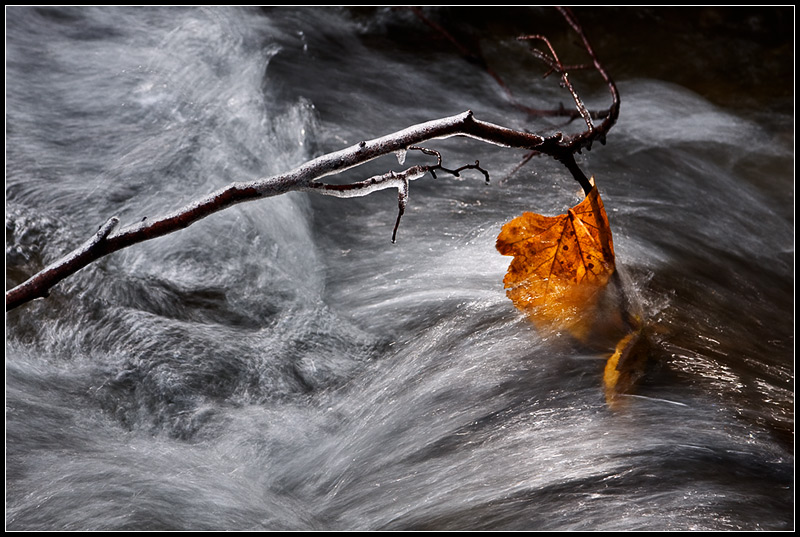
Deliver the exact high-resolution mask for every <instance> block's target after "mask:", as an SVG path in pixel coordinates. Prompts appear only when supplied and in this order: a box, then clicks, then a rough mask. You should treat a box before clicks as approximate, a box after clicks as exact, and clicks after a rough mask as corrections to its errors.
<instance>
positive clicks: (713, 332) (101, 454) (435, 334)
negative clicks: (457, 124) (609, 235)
mask: <svg viewBox="0 0 800 537" xmlns="http://www.w3.org/2000/svg"><path fill="white" fill-rule="evenodd" d="M426 13H427V14H428V15H429V16H430V17H431V19H432V20H435V21H438V22H439V23H440V24H443V25H445V26H446V27H447V28H448V31H449V32H451V33H452V34H453V35H454V36H456V37H457V38H458V39H459V40H460V42H461V43H465V44H467V45H468V46H473V44H474V43H476V42H480V46H481V50H482V52H483V56H484V59H485V60H486V62H487V63H488V64H489V65H490V66H491V67H492V68H493V69H494V70H495V71H496V72H497V73H499V75H500V76H501V77H502V79H503V80H504V81H505V83H506V84H507V85H508V86H509V87H510V88H511V90H512V91H513V93H514V95H516V96H517V97H518V98H519V100H520V101H523V102H524V103H525V104H527V105H529V106H540V107H545V106H553V105H554V104H556V103H559V102H564V103H565V104H566V105H568V104H569V102H568V100H567V97H568V96H567V95H565V94H564V93H563V90H560V89H559V88H558V85H557V83H556V82H555V81H553V80H550V79H547V80H542V79H541V77H540V75H541V73H542V68H541V66H540V65H537V64H536V63H535V61H534V60H533V59H532V58H530V57H529V56H527V54H526V53H525V50H524V48H523V47H521V45H520V44H519V43H517V42H516V41H515V39H514V38H515V37H516V36H517V35H518V34H520V33H536V32H541V33H547V34H548V35H552V37H553V41H554V42H555V43H556V44H557V46H559V47H563V48H568V47H569V44H570V42H571V41H572V37H571V36H570V35H569V33H568V32H567V31H566V29H565V26H564V25H563V23H561V22H560V21H559V19H558V16H557V14H553V13H551V12H549V11H546V10H545V11H540V10H521V9H520V10H517V9H504V10H467V9H434V10H427V11H426ZM578 14H579V16H581V17H582V18H583V20H584V21H585V24H586V29H587V32H588V33H589V35H590V37H595V36H596V37H597V38H596V39H595V44H596V46H597V48H598V52H599V54H600V57H601V59H603V60H605V61H606V63H607V64H608V66H609V69H610V71H611V73H612V75H613V76H615V77H616V78H617V80H618V82H619V86H620V91H621V94H622V102H623V106H622V113H621V117H620V120H619V123H618V125H617V126H616V127H615V128H614V129H613V131H612V133H611V135H610V137H609V143H608V145H606V146H598V147H596V148H595V149H594V150H593V151H592V152H590V153H588V154H586V155H584V156H583V157H581V161H580V163H581V165H582V167H583V168H584V170H585V171H587V172H588V173H590V174H594V175H595V176H596V177H597V181H598V184H599V186H600V188H601V190H602V192H603V196H604V201H605V205H606V208H607V210H608V213H609V218H610V220H611V225H612V229H613V232H614V238H615V248H616V251H617V259H618V264H619V265H621V266H622V269H623V270H624V271H625V274H626V278H627V280H626V281H627V284H626V285H627V292H628V293H629V294H630V295H631V296H633V297H635V299H636V300H637V301H638V302H639V303H640V306H641V308H642V311H643V313H644V315H645V317H646V319H647V320H648V321H649V322H651V323H652V324H653V325H655V326H657V327H658V330H657V336H656V338H655V343H654V346H653V348H652V351H651V353H650V359H651V364H652V367H651V370H650V372H649V373H648V376H647V377H646V379H645V380H644V382H643V383H642V385H641V386H640V387H639V389H638V391H637V392H636V394H635V395H634V396H632V397H630V398H629V400H628V401H627V405H625V407H624V409H623V410H621V411H617V412H612V411H610V410H609V409H608V408H607V407H606V405H605V402H604V399H603V391H602V385H601V380H600V379H601V371H602V367H603V363H604V358H605V357H606V356H607V350H606V351H603V350H597V349H586V348H584V347H581V346H579V345H578V344H576V343H574V342H572V341H571V340H570V339H569V338H568V337H567V336H566V335H562V334H558V333H545V332H540V331H537V330H536V329H535V328H534V327H533V326H532V325H531V324H530V323H528V322H527V321H526V320H525V319H524V318H522V317H521V315H520V314H519V313H518V312H517V311H516V310H515V309H514V308H513V306H512V304H511V303H510V301H509V300H508V299H507V298H506V297H505V294H504V291H503V288H502V279H503V275H504V273H505V270H506V268H507V266H508V262H509V258H505V257H503V256H500V255H499V254H498V253H497V252H496V251H495V249H494V242H495V238H496V236H497V233H498V232H499V229H500V227H501V226H502V224H503V223H504V222H506V221H508V220H509V219H510V218H512V217H514V216H516V215H517V214H519V213H521V212H522V211H525V210H535V211H538V212H543V213H548V214H555V213H557V212H561V211H563V210H564V208H565V207H567V206H569V205H571V204H573V203H575V202H576V201H577V199H578V198H577V190H578V187H577V184H576V183H574V182H573V181H572V180H571V179H570V178H569V177H568V175H567V173H566V171H565V170H564V169H563V168H561V167H560V166H559V165H557V164H555V163H552V162H550V161H548V160H545V159H534V160H533V161H531V162H530V163H529V164H527V165H526V166H524V167H522V168H521V169H519V170H518V171H515V168H516V166H517V164H518V163H519V162H520V161H521V160H522V159H523V157H524V152H521V151H511V150H502V149H499V148H496V147H492V146H486V145H482V144H479V143H477V142H473V141H466V140H460V139H450V140H447V141H439V142H431V144H429V145H430V146H431V147H435V148H437V149H440V150H442V151H443V153H444V155H445V159H446V161H445V164H448V165H452V166H458V165H461V164H466V163H470V162H473V161H474V160H475V159H476V158H479V159H480V161H481V163H482V165H483V166H485V167H486V168H487V169H489V171H490V173H491V174H492V177H493V184H492V185H490V186H486V185H485V184H484V183H483V181H482V177H481V176H479V175H477V176H471V175H469V173H464V180H463V181H458V180H455V179H453V178H447V177H440V178H439V179H437V180H435V181H434V180H431V179H425V180H422V181H418V182H416V183H414V184H413V185H412V189H411V198H410V205H409V209H408V211H407V213H406V216H405V217H404V219H403V221H402V224H401V227H400V234H399V240H398V243H397V244H391V242H390V240H389V239H390V237H391V228H392V225H393V224H394V219H395V210H396V195H395V194H394V193H392V192H388V191H386V192H380V193H377V194H374V195H371V196H369V197H367V198H363V199H351V200H338V199H330V198H321V197H313V196H306V195H299V194H290V195H286V196H281V197H279V198H273V199H267V200H264V201H259V202H255V203H250V204H246V205H242V206H238V207H234V208H231V209H228V210H226V211H225V212H223V213H220V214H218V215H215V216H212V217H210V218H208V219H206V220H204V221H202V222H200V223H198V224H196V225H194V226H192V228H190V229H188V230H185V231H182V232H179V233H175V234H173V235H170V236H167V237H164V238H161V239H157V240H154V241H151V242H148V243H144V244H140V245H136V246H134V247H132V248H130V249H128V250H126V251H123V252H119V253H117V254H114V255H112V256H110V257H109V258H107V259H104V260H102V261H100V262H99V263H96V264H95V265H94V266H92V267H89V268H87V269H85V270H84V271H82V272H81V273H79V274H77V275H75V276H74V277H72V278H71V279H69V280H67V281H65V282H64V283H62V284H61V285H60V286H59V287H58V288H56V289H55V290H54V291H53V293H52V296H51V297H50V298H48V299H47V300H44V301H37V302H35V303H32V304H29V305H26V306H23V307H21V308H19V309H17V310H14V311H12V312H11V313H9V314H8V315H7V317H6V488H7V493H6V502H7V503H6V527H7V529H14V530H87V529H88V530H100V529H112V530H113V529H148V530H153V529H175V530H190V529H199V530H210V529H272V530H277V529H290V530H306V529H317V530H324V529H332V530H352V529H393V530H404V529H438V530H446V529H506V530H544V529H555V530H687V529H710V530H729V529H745V530H757V529H764V530H766V529H791V528H793V527H794V456H793V453H794V364H793V354H794V351H793V349H794V182H793V165H794V152H793V148H794V125H793V117H794V104H793V95H792V91H793V79H792V66H793V43H792V37H791V36H792V31H791V30H792V28H791V27H789V28H788V31H787V24H791V23H789V22H788V20H789V19H790V17H791V20H793V12H792V11H791V10H789V9H782V10H781V9H778V10H738V11H737V10H650V11H641V10H628V9H622V10H608V9H606V10H604V9H598V10H585V11H579V12H578ZM6 30H7V52H6V57H7V89H6V104H7V111H6V120H7V134H6V157H7V158H6V281H7V285H8V284H9V283H11V284H15V283H18V282H19V281H22V279H24V278H25V277H26V276H27V275H29V274H31V273H32V272H34V271H35V270H38V269H39V268H41V267H42V265H43V263H47V262H49V261H52V260H54V259H56V258H57V257H58V256H60V255H62V254H63V253H64V252H66V251H68V250H69V249H70V248H72V247H74V246H75V245H77V244H78V243H80V242H81V241H82V240H84V239H85V238H86V237H88V235H89V234H91V233H92V232H93V231H94V230H96V229H97V226H98V225H100V224H101V223H102V222H103V221H105V219H106V218H108V217H109V216H111V215H119V216H120V217H121V219H122V220H123V222H134V221H137V220H140V219H141V218H142V217H143V216H148V215H157V214H163V213H165V212H167V211H169V210H172V209H174V208H177V207H179V206H181V205H182V204H184V203H188V202H189V201H191V200H192V199H194V198H196V197H199V196H202V195H204V194H206V193H208V192H211V191H212V190H214V189H215V188H218V187H220V186H223V185H226V184H228V183H230V182H232V181H237V180H245V179H251V178H255V177H261V176H267V175H270V174H274V173H278V172H281V171H286V170H288V169H290V168H292V167H294V166H296V165H298V164H300V163H302V162H304V161H305V160H307V159H309V158H311V157H312V156H315V155H317V154H321V153H322V152H326V151H332V150H336V149H339V148H341V147H344V146H346V145H350V144H353V143H355V142H357V141H359V140H361V139H364V138H369V137H375V136H379V135H383V134H386V133H388V132H391V131H393V130H397V129H400V128H403V127H405V126H407V125H410V124H412V123H415V122H418V121H423V120H428V119H432V118H437V117H442V116H445V115H451V114H455V113H459V112H462V111H464V110H466V109H472V110H474V111H475V113H476V115H477V116H478V117H479V118H481V119H486V120H489V121H494V122H498V123H503V124H507V125H511V126H515V127H519V128H524V127H528V128H531V129H533V130H547V129H549V128H551V126H550V125H558V126H557V128H566V129H571V128H576V127H579V126H577V125H571V126H567V127H564V126H563V125H560V124H557V123H556V122H547V121H543V120H537V122H533V123H532V120H531V119H530V118H528V117H527V116H526V115H525V114H524V113H522V112H520V111H518V110H517V109H515V108H514V107H513V106H511V105H510V104H509V102H508V97H507V94H506V93H505V92H504V91H503V90H502V89H501V87H500V86H499V85H498V83H497V82H496V81H495V79H493V78H492V77H491V76H489V75H488V74H487V73H486V70H485V69H483V68H482V67H481V66H480V65H479V64H478V63H476V62H474V61H473V62H469V61H465V59H464V56H463V55H462V54H461V53H459V50H458V49H457V48H455V47H454V46H453V45H452V44H451V43H450V42H449V41H448V40H447V39H445V38H443V37H442V35H441V34H438V33H436V32H434V31H433V30H432V29H431V27H430V26H428V25H426V24H425V23H424V22H422V21H421V20H420V19H419V18H417V17H416V16H415V15H414V14H413V13H412V12H410V11H409V10H402V9H400V10H393V9H350V10H344V9H292V8H282V9H265V10H257V9H184V8H164V9H156V8H125V9H110V8H96V9H95V8H72V9H49V8H41V9H33V8H9V9H7V26H6ZM564 54H565V56H569V54H568V53H567V52H565V53H564ZM576 57H577V56H576ZM576 61H579V60H576ZM574 80H577V81H581V80H583V85H582V86H580V85H579V90H581V91H582V92H583V96H584V98H585V99H586V101H587V102H588V103H589V105H590V106H593V107H604V106H607V101H608V99H607V96H606V93H605V92H604V90H603V87H602V85H601V84H600V83H599V82H598V80H597V79H596V77H592V76H590V75H585V77H584V78H581V77H580V76H577V75H576V76H575V77H574ZM579 84H580V83H579ZM407 160H408V162H409V163H410V162H411V161H414V162H418V161H419V162H422V161H423V160H422V157H420V156H414V155H411V154H409V155H408V158H407ZM387 169H398V170H399V169H401V166H400V164H399V163H398V161H397V159H395V158H394V157H391V158H386V159H381V160H379V161H377V162H375V163H373V164H370V165H369V166H367V167H366V168H365V169H361V170H355V171H352V172H350V173H349V174H348V178H349V179H356V178H364V177H366V176H368V174H372V173H382V172H384V171H386V170H387Z"/></svg>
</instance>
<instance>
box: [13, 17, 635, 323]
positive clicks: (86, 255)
mask: <svg viewBox="0 0 800 537" xmlns="http://www.w3.org/2000/svg"><path fill="white" fill-rule="evenodd" d="M562 14H563V15H564V17H565V18H566V19H567V21H568V22H569V24H570V25H571V26H572V27H573V29H574V30H575V31H576V32H577V33H578V35H579V36H580V37H581V39H582V41H583V44H584V47H585V49H586V51H587V52H588V53H589V56H590V57H591V59H592V63H593V65H594V67H595V69H596V70H597V71H598V72H600V74H601V75H602V76H603V78H604V80H605V81H606V83H607V84H608V86H609V90H610V92H611V95H612V99H613V103H612V106H611V107H610V108H609V111H608V113H607V114H606V117H605V119H604V121H603V122H602V124H601V125H599V126H597V127H595V126H594V125H593V123H592V120H591V115H590V114H589V113H588V112H587V111H586V107H585V106H584V105H583V103H582V101H581V100H580V98H579V97H578V94H577V92H575V90H574V88H572V86H571V83H570V82H569V80H568V77H567V74H568V73H567V70H566V69H567V68H566V67H565V66H564V65H562V64H561V62H560V61H559V60H558V57H557V56H556V54H555V51H554V50H553V49H552V47H551V46H550V43H549V41H547V40H546V39H544V38H542V37H541V36H533V37H529V38H534V37H535V38H537V39H541V40H543V41H544V42H545V43H546V44H547V45H548V47H549V48H550V50H551V56H550V57H547V56H546V55H544V54H542V53H540V56H541V57H542V59H543V60H544V61H545V62H546V63H548V65H550V67H551V68H554V69H555V70H556V71H558V72H559V74H560V75H561V78H562V81H563V83H564V85H565V86H566V87H567V88H568V89H569V91H570V92H571V93H572V95H573V98H574V100H575V103H576V105H577V107H578V112H579V114H580V115H581V117H583V118H584V120H585V121H586V123H587V130H586V131H584V132H582V133H580V134H578V135H573V136H564V135H563V134H562V133H560V132H556V133H554V134H552V135H549V136H546V137H545V136H540V135H537V134H532V133H530V132H526V131H520V130H515V129H511V128H508V127H503V126H501V125H495V124H493V123H488V122H485V121H480V120H478V119H476V118H475V117H474V116H473V113H472V111H469V110H468V111H466V112H463V113H461V114H458V115H455V116H450V117H445V118H441V119H436V120H433V121H427V122H425V123H419V124H417V125H412V126H410V127H407V128H405V129H403V130H400V131H397V132H394V133H392V134H388V135H386V136H382V137H380V138H376V139H374V140H368V141H362V142H359V143H358V144H356V145H353V146H351V147H348V148H345V149H342V150H340V151H336V152H333V153H328V154H326V155H322V156H320V157H317V158H315V159H313V160H310V161H308V162H306V163H305V164H302V165H301V166H299V167H297V168H295V169H294V170H291V171H289V172H286V173H282V174H279V175H275V176H272V177H267V178H262V179H257V180H254V181H249V182H237V183H232V184H230V185H228V186H226V187H224V188H222V189H220V190H217V191H216V192H213V193H212V194H209V195H208V196H206V197H204V198H202V199H200V200H197V201H195V202H194V203H192V204H190V205H188V206H186V207H183V208H181V209H179V210H176V211H174V212H172V213H170V214H167V215H166V216H162V217H159V218H155V219H147V220H142V221H141V222H138V223H136V224H131V225H128V226H125V227H123V228H121V229H117V224H118V222H119V221H118V219H117V218H116V217H114V218H111V219H109V220H108V221H107V222H106V223H105V224H103V226H101V228H100V230H99V231H98V232H97V233H96V234H95V235H94V236H93V237H92V238H91V239H89V240H88V241H86V242H85V243H84V244H83V245H81V246H80V247H78V248H76V249H75V250H73V251H72V252H71V253H69V254H67V255H66V256H65V257H64V258H62V259H61V260H59V261H57V262H56V263H53V264H52V265H49V266H48V267H46V268H45V269H44V270H42V271H41V272H39V273H37V274H35V275H33V276H32V277H31V278H29V279H28V280H27V281H25V282H24V283H22V284H20V285H18V286H17V287H14V288H13V289H11V290H9V291H7V292H6V310H7V311H8V310H11V309H14V308H16V307H18V306H19V305H21V304H24V303H26V302H28V301H30V300H33V299H34V298H39V297H45V296H47V295H48V293H49V291H50V289H51V288H52V287H53V286H54V285H56V284H57V283H59V282H60V281H62V280H64V279H65V278H67V277H69V276H70V275H72V274H74V273H75V272H77V271H78V270H80V269H82V268H84V267H86V266H87V265H89V264H90V263H92V262H94V261H96V260H97V259H100V258H101V257H103V256H106V255H108V254H110V253H113V252H116V251H118V250H121V249H123V248H126V247H128V246H131V245H133V244H136V243H139V242H143V241H147V240H150V239H154V238H156V237H161V236H163V235H166V234H168V233H172V232H173V231H177V230H179V229H183V228H186V227H188V226H190V225H191V224H193V223H195V222H197V221H198V220H201V219H203V218H205V217H207V216H210V215H212V214H214V213H216V212H219V211H221V210H223V209H225V208H228V207H231V206H232V205H236V204H238V203H243V202H245V201H252V200H256V199H260V198H266V197H271V196H277V195H281V194H285V193H287V192H291V191H301V192H303V191H304V192H318V193H321V194H325V195H331V196H337V197H342V198H345V197H354V196H365V195H367V194H369V193H371V192H374V191H376V190H382V189H386V188H396V189H397V191H398V216H397V221H396V223H395V227H394V231H393V235H392V240H393V241H394V240H395V239H396V234H397V228H398V226H399V223H400V219H401V217H402V215H403V213H404V211H405V208H406V204H407V203H408V190H409V182H410V181H413V180H416V179H419V178H421V177H423V176H424V175H425V174H426V173H428V172H430V173H431V175H432V176H433V177H436V171H437V170H441V171H443V172H446V173H449V174H451V175H453V176H455V177H459V176H460V175H459V174H460V172H462V171H464V170H467V169H474V170H478V171H480V172H481V173H482V174H483V175H484V177H485V179H486V181H487V182H488V181H489V173H488V171H486V170H484V169H483V168H481V166H480V163H479V162H478V161H475V164H467V165H464V166H461V167H459V168H455V169H448V168H445V167H444V166H442V158H441V154H439V153H438V152H437V151H434V150H431V149H425V148H422V147H419V146H418V145H417V144H420V143H423V142H426V141H430V140H434V139H443V138H449V137H453V136H464V137H469V138H473V139H476V140H480V141H482V142H485V143H489V144H494V145H498V146H501V147H510V148H520V149H527V150H531V151H536V152H537V153H538V154H545V155H549V156H551V157H553V158H555V159H556V160H558V161H560V162H562V163H563V164H564V165H565V166H566V167H567V168H568V169H569V170H570V172H571V173H572V175H573V177H574V178H575V179H576V180H577V181H578V182H579V183H580V184H581V185H582V186H583V188H584V190H587V185H588V184H589V180H588V178H587V177H586V176H585V174H583V172H582V171H581V170H580V168H579V167H578V165H577V163H576V162H575V157H574V154H575V153H576V152H580V151H581V150H582V149H583V148H587V149H591V144H592V142H593V141H594V140H596V139H599V140H600V141H601V143H605V135H606V133H607V132H608V130H609V129H610V128H611V126H613V124H614V123H615V122H616V119H617V117H618V115H619V95H618V93H617V90H616V86H615V85H614V83H613V82H612V81H611V79H610V77H609V76H608V74H607V73H606V72H605V70H604V69H603V67H602V65H601V64H600V62H599V61H598V60H597V57H596V55H595V53H594V51H593V49H592V48H591V45H590V44H589V42H588V40H587V39H586V37H585V35H584V34H583V30H582V29H581V27H580V25H579V24H578V23H577V21H576V20H575V18H574V15H572V12H571V11H569V10H566V9H564V10H562ZM409 149H414V150H419V151H421V152H423V153H425V154H427V155H434V156H436V157H437V163H436V164H435V165H426V166H412V167H410V168H408V169H406V170H404V171H402V172H389V173H387V174H384V175H379V176H375V177H371V178H369V179H366V180H364V181H359V182H356V183H352V184H347V185H334V184H329V183H323V182H320V181H319V180H320V179H322V178H324V177H327V176H329V175H333V174H338V173H341V172H343V171H345V170H348V169H350V168H353V167H356V166H359V165H361V164H364V163H366V162H369V161H371V160H373V159H375V158H378V157H380V156H383V155H387V154H390V153H393V152H397V151H406V150H409ZM588 188H589V189H590V188H591V186H589V187H588ZM587 192H588V190H587Z"/></svg>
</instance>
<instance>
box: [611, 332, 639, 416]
mask: <svg viewBox="0 0 800 537" xmlns="http://www.w3.org/2000/svg"><path fill="white" fill-rule="evenodd" d="M650 348H651V345H650V339H649V337H648V335H647V332H646V330H645V329H644V328H641V329H639V330H636V331H633V332H630V333H629V334H628V335H627V336H625V337H624V338H622V339H621V340H620V341H619V343H617V348H616V349H615V351H614V354H612V355H611V358H609V359H608V361H607V362H606V368H605V371H604V372H603V385H604V387H605V393H606V403H607V404H608V405H609V406H610V407H612V408H617V407H618V406H619V404H620V396H621V395H625V394H629V393H630V392H631V391H632V390H633V388H634V387H635V386H636V384H637V383H638V381H639V379H640V378H641V377H642V376H643V375H644V372H645V367H646V366H647V361H648V356H649V353H650Z"/></svg>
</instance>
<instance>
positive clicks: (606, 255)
mask: <svg viewBox="0 0 800 537" xmlns="http://www.w3.org/2000/svg"><path fill="white" fill-rule="evenodd" d="M497 250H498V251H499V252H500V253H501V254H503V255H513V256H514V259H513V261H511V265H510V266H509V268H508V273H507V274H506V277H505V279H504V280H503V282H504V284H505V287H506V289H507V291H506V294H507V295H508V297H509V298H510V299H511V300H512V301H513V302H514V305H515V306H516V307H517V308H519V309H520V310H521V311H523V312H525V313H526V314H527V315H528V316H529V317H530V318H531V320H533V321H534V322H535V323H537V324H540V325H541V324H549V325H551V326H555V327H559V328H564V329H567V330H569V331H570V332H571V333H572V334H573V335H575V336H576V337H578V338H581V337H582V336H584V335H585V334H586V332H587V331H588V329H589V326H588V324H587V322H585V320H586V319H587V315H588V314H590V313H591V310H593V308H594V307H595V305H596V304H597V301H598V299H599V296H600V291H602V290H603V289H604V288H605V286H606V284H607V283H608V281H609V278H610V277H611V275H612V274H613V273H614V270H615V265H614V246H613V242H612V239H611V229H610V227H609V224H608V217H607V216H606V212H605V209H604V208H603V202H602V200H601V199H600V194H599V193H598V191H597V187H596V186H595V187H594V188H592V190H591V191H590V192H589V194H588V195H587V196H586V198H585V199H584V200H583V201H581V202H580V203H579V204H578V205H576V206H575V207H573V208H572V209H569V210H568V211H567V213H566V214H561V215H558V216H542V215H539V214H535V213H530V212H526V213H524V214H523V215H522V216H519V217H517V218H515V219H514V220H512V221H510V222H508V223H507V224H505V225H504V226H503V229H502V230H501V232H500V235H499V236H498V237H497Z"/></svg>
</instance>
